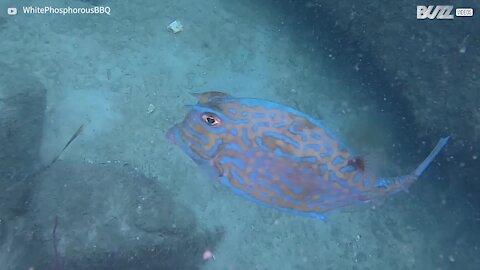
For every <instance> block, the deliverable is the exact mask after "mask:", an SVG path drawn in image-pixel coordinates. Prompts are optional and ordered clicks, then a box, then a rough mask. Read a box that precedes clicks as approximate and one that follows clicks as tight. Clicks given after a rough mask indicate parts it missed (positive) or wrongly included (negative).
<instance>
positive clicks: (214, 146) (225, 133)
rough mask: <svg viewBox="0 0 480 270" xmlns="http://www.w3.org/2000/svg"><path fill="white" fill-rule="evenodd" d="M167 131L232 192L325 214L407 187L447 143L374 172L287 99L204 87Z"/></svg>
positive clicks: (303, 212) (269, 203)
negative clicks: (384, 172) (404, 164)
mask: <svg viewBox="0 0 480 270" xmlns="http://www.w3.org/2000/svg"><path fill="white" fill-rule="evenodd" d="M193 95H194V96H195V97H196V99H197V104H195V105H189V106H188V108H189V111H188V112H187V113H186V115H185V117H184V119H183V121H181V122H179V123H176V124H175V125H174V126H173V127H171V128H170V129H168V131H167V132H166V138H167V139H168V140H169V141H170V142H171V143H173V144H175V145H176V146H178V147H179V148H180V149H181V150H182V151H183V152H185V153H186V154H187V155H188V156H189V157H190V158H191V159H192V160H193V161H194V162H195V163H197V164H198V165H199V166H200V167H202V168H206V169H207V170H209V171H210V172H213V176H214V178H216V180H218V181H219V182H220V183H222V184H223V185H224V186H226V187H227V188H228V189H230V190H231V191H233V193H235V194H237V195H240V196H242V197H244V198H246V199H248V200H250V201H253V202H255V203H257V204H260V205H263V206H267V207H271V208H275V209H278V210H281V211H284V212H289V213H292V214H297V215H302V216H308V217H312V218H318V219H322V220H326V217H325V213H326V212H328V211H331V210H334V209H339V208H343V207H346V206H349V205H354V204H360V203H368V202H371V201H373V200H375V199H379V198H384V197H387V196H390V195H392V194H394V193H397V192H400V191H408V189H409V187H410V185H411V184H413V183H414V182H415V181H416V180H417V179H418V178H419V177H420V175H422V173H423V172H424V171H425V170H426V169H427V167H428V166H429V165H430V164H431V163H432V161H433V160H434V159H435V158H436V157H437V155H438V154H439V153H440V150H441V149H442V148H443V147H444V146H445V145H446V144H447V142H448V140H449V137H444V138H441V139H440V140H439V141H438V143H437V144H436V146H435V147H434V148H433V150H432V151H431V153H430V154H429V155H428V156H427V157H426V158H425V160H424V161H423V162H422V163H420V165H418V167H417V168H416V169H415V170H414V171H413V172H411V173H409V174H406V175H402V176H397V177H385V178H383V177H373V176H372V175H373V174H371V173H369V169H368V168H366V167H365V161H364V159H363V157H362V156H359V155H356V154H355V153H354V152H353V151H352V150H351V149H350V148H348V147H347V146H346V145H345V144H343V143H342V142H341V141H340V140H338V139H337V137H336V136H335V135H334V134H333V133H332V132H331V131H330V130H329V129H328V128H327V127H326V126H325V125H324V124H322V123H321V122H320V121H318V120H315V119H314V118H312V117H310V116H308V115H306V114H304V113H302V112H300V111H298V110H296V109H294V108H292V107H289V106H286V105H282V104H278V103H275V102H272V101H269V100H264V99H257V98H237V97H234V96H231V95H229V94H226V93H223V92H218V91H210V92H204V93H195V94H193Z"/></svg>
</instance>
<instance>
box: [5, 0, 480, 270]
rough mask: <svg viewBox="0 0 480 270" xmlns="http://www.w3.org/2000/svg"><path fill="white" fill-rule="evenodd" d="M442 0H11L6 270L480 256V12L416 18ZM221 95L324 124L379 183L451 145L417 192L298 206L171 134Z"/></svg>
mask: <svg viewBox="0 0 480 270" xmlns="http://www.w3.org/2000/svg"><path fill="white" fill-rule="evenodd" d="M452 3H453V2H452ZM435 4H438V5H440V4H446V5H448V4H449V3H444V2H441V3H440V2H438V1H431V2H425V3H424V2H402V1H400V2H399V1H397V2H395V3H393V2H392V3H384V2H380V1H373V2H372V1H368V2H366V1H363V2H358V1H351V0H344V1H335V2H331V3H330V2H327V1H315V0H310V1H272V0H267V1H261V2H259V1H248V0H246V1H221V0H208V1H191V0H184V1H170V0H165V1H143V2H141V3H140V2H136V3H132V2H131V1H103V0H98V1H75V0H68V1H3V2H2V3H0V33H1V36H2V37H1V38H0V54H1V55H2V58H1V60H0V82H1V83H0V185H1V186H0V190H1V191H0V265H2V267H0V268H1V269H54V270H60V269H140V270H142V269H205V270H214V269H222V270H224V269H227V270H230V269H231V270H234V269H242V270H243V269H355V270H367V269H370V270H372V269H442V270H443V269H462V270H464V269H478V265H480V232H479V228H480V210H479V208H480V195H479V194H480V184H479V183H480V182H479V181H480V179H479V176H478V171H479V169H480V162H479V159H480V151H479V147H478V145H480V92H479V91H478V89H479V86H480V81H479V77H478V74H479V70H478V69H479V67H480V65H479V64H480V59H479V58H478V55H480V40H479V37H478V35H477V33H478V31H479V29H478V25H479V24H478V16H477V14H475V15H474V16H473V17H462V18H460V17H455V18H454V19H453V20H428V19H427V20H417V18H416V5H435ZM453 5H454V7H471V8H473V9H474V10H475V12H476V11H477V9H478V8H479V5H478V3H474V2H468V1H463V2H455V3H453ZM45 6H47V7H50V6H52V7H55V8H68V7H70V8H71V9H69V10H68V9H67V10H66V11H67V12H70V13H68V14H65V15H62V14H59V13H58V12H62V11H64V10H61V9H58V10H55V12H57V14H54V13H53V11H46V14H40V12H41V11H40V8H43V7H45ZM12 7H15V8H17V14H16V15H8V13H9V12H10V13H13V10H11V9H9V8H12ZM30 7H32V10H36V11H37V14H26V13H25V12H24V8H26V9H25V11H27V9H28V8H30ZM35 7H38V9H34V8H35ZM77 8H82V9H77ZM101 8H102V9H101ZM105 8H109V9H108V10H109V11H108V13H110V15H108V14H106V13H105V12H107V9H105ZM81 10H84V11H88V12H90V11H95V10H97V11H98V12H99V13H97V14H79V13H78V12H80V11H81ZM100 11H102V12H103V13H100ZM76 12H77V14H75V13H76ZM175 20H178V21H180V22H181V23H182V24H183V29H182V31H180V32H178V33H173V32H172V31H170V30H169V29H167V26H168V25H169V24H170V23H172V22H173V21H175ZM211 90H217V91H222V92H226V93H229V94H231V95H234V96H243V97H252V98H264V99H269V100H272V101H275V102H278V103H281V104H285V105H288V106H291V107H294V108H296V109H298V110H300V111H302V112H304V113H306V114H308V115H310V116H312V117H313V118H315V119H318V120H320V121H322V123H323V124H325V125H326V126H328V127H329V129H331V130H332V132H334V133H335V134H336V136H337V137H338V138H339V139H340V140H341V141H343V142H345V143H346V144H347V145H348V146H349V147H351V148H352V149H353V150H354V151H355V152H357V153H361V154H362V155H364V156H365V159H366V164H367V166H368V168H371V169H372V170H374V171H375V172H378V174H379V175H382V176H396V175H402V174H405V173H409V172H412V171H413V170H414V169H415V168H416V166H417V165H418V164H419V163H420V162H421V161H422V160H423V159H424V158H425V157H426V155H428V153H429V152H430V150H431V149H432V148H433V146H434V145H435V143H436V142H437V141H438V139H439V138H441V137H445V136H450V140H449V143H448V145H447V146H446V148H445V149H443V150H442V151H441V152H440V154H439V155H438V157H437V158H436V159H435V160H434V162H433V163H432V164H431V165H430V166H429V167H428V168H427V169H426V170H425V172H424V173H423V174H422V176H421V177H420V179H419V181H418V182H417V183H415V184H414V185H413V186H412V187H411V189H410V191H409V193H403V192H401V193H399V194H396V195H395V196H392V197H390V198H387V199H385V200H382V201H375V202H373V203H371V204H364V205H356V206H352V207H349V208H345V209H341V210H336V211H333V212H330V213H328V214H327V220H328V221H327V222H323V221H319V220H315V219H310V218H305V217H301V216H295V215H289V214H288V213H282V212H278V211H276V210H274V209H269V208H264V207H261V206H258V205H256V204H253V203H250V202H247V201H245V200H243V199H241V198H239V197H237V196H234V195H233V194H231V192H229V191H228V190H227V189H225V188H224V187H222V186H221V184H220V183H218V182H216V181H215V180H214V179H212V178H213V177H212V175H210V174H207V173H204V170H202V169H201V168H198V167H197V165H196V164H195V163H194V162H193V161H191V160H190V159H189V158H188V157H187V156H186V155H185V154H184V153H183V152H181V150H180V149H178V148H176V147H175V146H174V145H173V144H172V143H171V142H169V141H168V140H167V139H166V138H165V133H166V131H167V129H168V128H169V127H171V126H172V125H173V124H174V123H176V122H179V121H181V119H183V117H184V114H185V113H186V112H187V111H188V108H187V107H185V106H186V105H192V104H194V103H195V102H196V100H195V98H194V97H193V96H191V95H190V93H192V92H203V91H211ZM80 127H81V128H80ZM77 131H78V132H77ZM68 142H70V143H68ZM67 144H68V145H67ZM65 146H66V147H65ZM62 149H63V150H62ZM207 251H208V252H207ZM209 252H211V253H209ZM211 254H213V256H214V257H212V256H207V255H211ZM204 255H205V256H207V257H209V258H206V259H204V258H203V256H204Z"/></svg>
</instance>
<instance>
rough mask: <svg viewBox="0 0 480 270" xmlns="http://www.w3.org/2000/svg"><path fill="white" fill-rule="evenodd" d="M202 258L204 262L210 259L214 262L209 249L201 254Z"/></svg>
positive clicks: (213, 256)
mask: <svg viewBox="0 0 480 270" xmlns="http://www.w3.org/2000/svg"><path fill="white" fill-rule="evenodd" d="M202 258H203V260H204V261H208V260H210V259H213V260H215V255H214V254H213V252H211V251H210V250H209V249H207V250H205V251H204V252H203V255H202Z"/></svg>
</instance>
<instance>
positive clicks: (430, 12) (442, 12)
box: [417, 6, 453, 20]
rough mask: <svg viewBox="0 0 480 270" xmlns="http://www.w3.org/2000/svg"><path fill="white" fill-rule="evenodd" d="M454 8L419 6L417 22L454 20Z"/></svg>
mask: <svg viewBox="0 0 480 270" xmlns="http://www.w3.org/2000/svg"><path fill="white" fill-rule="evenodd" d="M452 10H453V6H417V20H425V19H430V20H433V19H436V20H453V14H452Z"/></svg>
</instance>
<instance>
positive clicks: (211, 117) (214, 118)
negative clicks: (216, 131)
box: [202, 113, 221, 127]
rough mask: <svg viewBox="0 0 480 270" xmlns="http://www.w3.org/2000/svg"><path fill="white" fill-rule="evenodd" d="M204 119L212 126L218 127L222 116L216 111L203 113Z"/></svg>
mask: <svg viewBox="0 0 480 270" xmlns="http://www.w3.org/2000/svg"><path fill="white" fill-rule="evenodd" d="M202 120H203V122H205V123H206V124H207V125H209V126H211V127H218V126H219V125H220V122H221V121H220V117H218V115H216V114H214V113H204V114H202Z"/></svg>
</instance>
